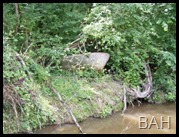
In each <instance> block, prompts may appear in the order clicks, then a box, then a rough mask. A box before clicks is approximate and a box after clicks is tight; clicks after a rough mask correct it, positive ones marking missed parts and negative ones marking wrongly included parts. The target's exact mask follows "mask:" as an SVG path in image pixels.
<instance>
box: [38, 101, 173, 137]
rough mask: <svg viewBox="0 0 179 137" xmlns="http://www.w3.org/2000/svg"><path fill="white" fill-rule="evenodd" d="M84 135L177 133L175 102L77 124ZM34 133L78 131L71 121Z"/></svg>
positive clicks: (75, 132)
mask: <svg viewBox="0 0 179 137" xmlns="http://www.w3.org/2000/svg"><path fill="white" fill-rule="evenodd" d="M79 124H80V125H81V127H82V129H83V131H84V132H85V133H87V134H176V104H175V103H172V104H142V105H141V106H137V105H135V106H134V107H129V108H128V109H127V110H126V112H125V114H122V113H121V112H118V113H115V114H112V115H111V116H109V117H107V118H104V119H98V118H88V119H87V120H85V121H83V122H81V123H79ZM36 133H37V134H79V130H78V128H77V127H76V126H75V125H74V124H66V125H63V126H56V125H53V126H48V127H46V128H43V129H41V130H39V131H37V132H36Z"/></svg>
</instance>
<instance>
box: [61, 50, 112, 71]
mask: <svg viewBox="0 0 179 137" xmlns="http://www.w3.org/2000/svg"><path fill="white" fill-rule="evenodd" d="M109 57H110V55H109V54H108V53H103V52H93V53H89V54H88V55H83V54H74V55H70V56H66V57H64V58H63V60H62V62H61V66H62V69H68V70H75V69H84V68H86V67H92V68H94V69H96V70H102V69H103V68H104V67H105V65H106V63H107V62H108V60H109Z"/></svg>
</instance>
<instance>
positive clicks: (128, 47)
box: [83, 3, 176, 92]
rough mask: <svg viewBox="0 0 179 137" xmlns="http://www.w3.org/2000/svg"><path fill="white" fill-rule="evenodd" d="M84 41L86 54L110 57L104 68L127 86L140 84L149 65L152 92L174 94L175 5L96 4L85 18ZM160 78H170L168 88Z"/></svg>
mask: <svg viewBox="0 0 179 137" xmlns="http://www.w3.org/2000/svg"><path fill="white" fill-rule="evenodd" d="M83 39H84V40H83V41H86V45H87V46H88V47H87V50H88V51H91V52H92V51H102V52H108V53H110V55H111V57H110V60H109V62H108V64H107V68H108V69H110V72H111V73H113V74H115V75H119V78H120V79H121V78H122V79H124V81H125V82H126V83H127V84H128V85H129V86H134V87H136V86H137V85H139V84H141V83H142V81H143V80H144V77H145V75H144V68H143V63H144V62H148V63H149V65H150V67H151V70H152V73H153V75H154V78H153V81H154V85H155V88H157V87H160V85H161V84H163V86H164V87H165V88H160V90H164V91H165V90H166V89H167V90H175V88H174V86H172V85H175V77H174V75H175V73H174V72H175V70H176V67H175V66H176V43H175V42H176V4H173V3H172V4H170V3H169V4H165V3H163V4H143V3H141V4H137V3H136V4H96V5H94V6H93V8H92V9H91V12H90V14H89V15H88V16H87V17H86V18H85V25H84V26H83ZM89 41H93V42H94V44H92V45H91V44H90V42H89ZM161 74H162V75H166V74H168V75H169V77H170V79H171V81H172V82H171V83H172V84H170V86H169V87H168V86H167V87H166V85H167V83H166V82H165V83H163V81H164V80H163V78H164V77H163V76H162V75H161ZM161 76H162V77H161ZM159 81H160V82H159ZM156 92H157V91H156Z"/></svg>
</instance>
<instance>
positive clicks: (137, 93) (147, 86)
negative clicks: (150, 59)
mask: <svg viewBox="0 0 179 137" xmlns="http://www.w3.org/2000/svg"><path fill="white" fill-rule="evenodd" d="M144 67H145V71H146V79H147V81H146V83H143V84H142V86H143V89H144V90H143V91H141V90H140V89H139V88H138V89H134V88H126V87H125V86H124V100H123V101H124V109H123V112H124V111H125V110H126V108H127V107H126V106H127V104H126V103H127V101H126V96H127V95H129V96H133V97H134V98H136V99H137V98H146V97H147V98H148V97H150V95H151V94H152V74H151V70H150V66H149V64H147V63H145V64H144Z"/></svg>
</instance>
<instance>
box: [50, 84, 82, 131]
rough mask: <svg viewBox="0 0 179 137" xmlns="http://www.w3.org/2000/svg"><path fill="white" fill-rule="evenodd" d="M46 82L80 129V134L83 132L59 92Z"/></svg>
mask: <svg viewBox="0 0 179 137" xmlns="http://www.w3.org/2000/svg"><path fill="white" fill-rule="evenodd" d="M47 84H48V85H49V87H50V89H51V90H52V91H53V92H54V93H55V94H56V95H57V97H58V100H59V101H60V102H61V103H62V104H63V106H64V107H65V108H66V109H67V111H68V112H69V113H70V115H71V117H72V119H73V121H74V123H75V124H76V126H77V127H78V129H79V130H80V132H81V133H82V134H85V133H84V132H83V130H82V128H81V126H80V125H79V123H78V121H77V120H76V118H75V116H74V115H73V113H72V111H71V109H70V107H69V106H68V105H67V104H66V103H65V102H64V101H63V99H62V97H61V95H60V94H59V92H58V91H57V90H56V89H55V88H54V87H53V86H52V85H51V84H50V83H49V82H47Z"/></svg>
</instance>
